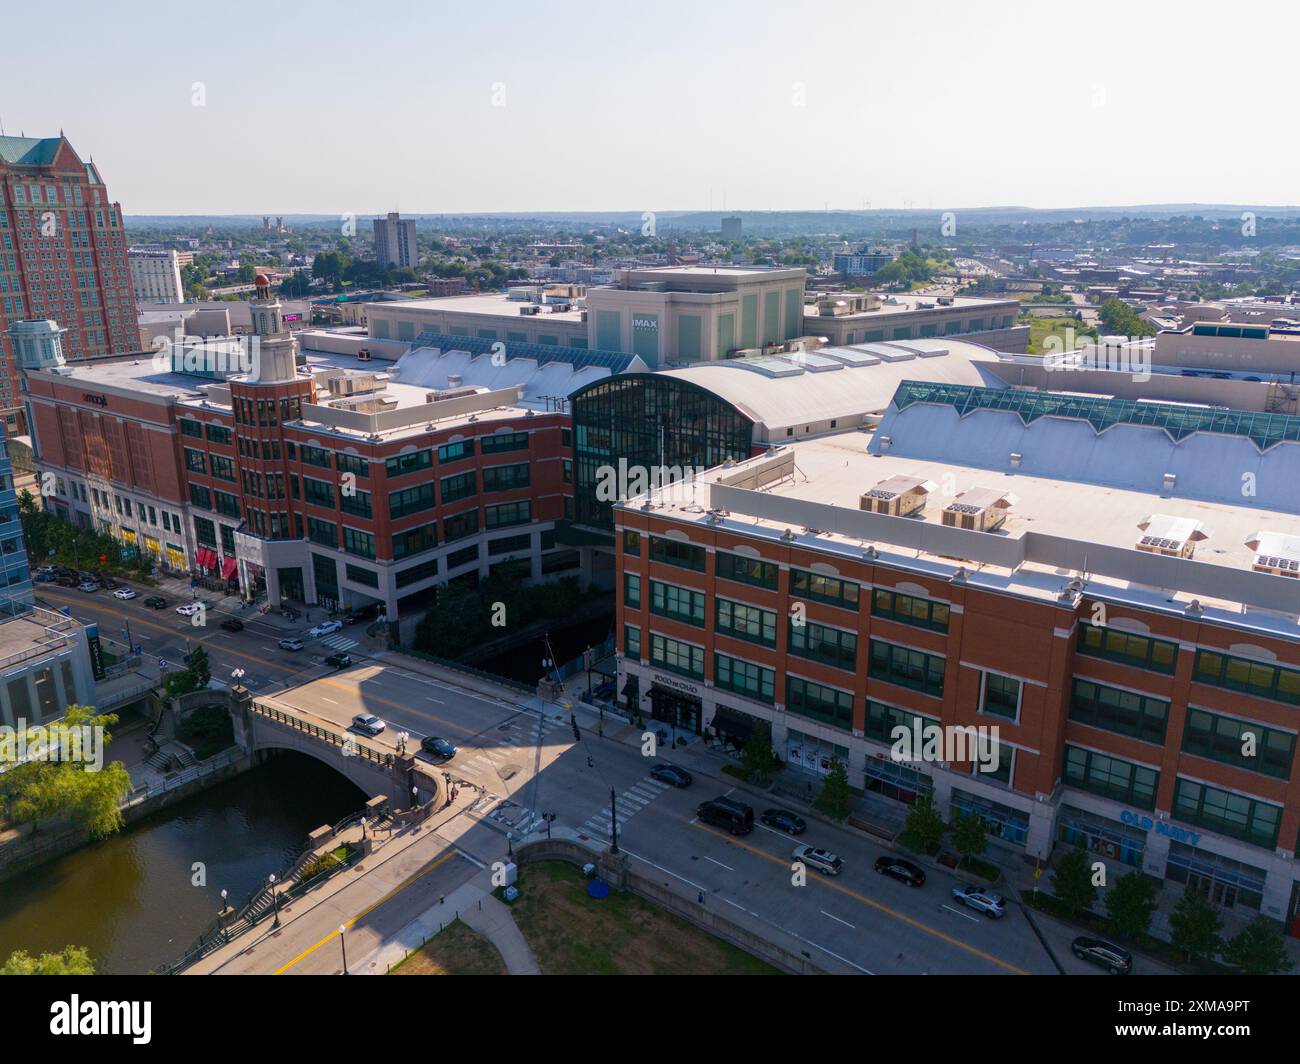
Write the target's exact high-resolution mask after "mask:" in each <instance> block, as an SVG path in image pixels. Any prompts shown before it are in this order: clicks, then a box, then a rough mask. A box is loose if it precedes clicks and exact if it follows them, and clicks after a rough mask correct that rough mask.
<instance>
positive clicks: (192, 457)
mask: <svg viewBox="0 0 1300 1064" xmlns="http://www.w3.org/2000/svg"><path fill="white" fill-rule="evenodd" d="M185 468H186V469H188V470H189V471H190V472H191V473H202V474H204V475H206V474H207V472H208V461H207V459H206V458H205V457H204V455H203V452H202V451H196V450H194V448H193V447H186V448H185Z"/></svg>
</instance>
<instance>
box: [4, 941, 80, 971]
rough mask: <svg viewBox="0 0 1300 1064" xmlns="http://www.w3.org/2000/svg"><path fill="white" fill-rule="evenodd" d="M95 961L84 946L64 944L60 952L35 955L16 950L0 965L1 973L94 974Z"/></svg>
mask: <svg viewBox="0 0 1300 1064" xmlns="http://www.w3.org/2000/svg"><path fill="white" fill-rule="evenodd" d="M94 974H95V962H94V961H92V960H91V959H90V953H89V952H88V951H87V950H86V948H85V947H84V946H64V947H63V949H62V950H60V951H59V952H58V953H42V954H41V955H40V956H39V957H33V956H32V955H31V954H30V953H28V952H27V951H26V950H21V949H20V950H15V951H14V952H13V953H11V954H9V959H8V960H6V961H5V962H4V964H2V965H0V975H94Z"/></svg>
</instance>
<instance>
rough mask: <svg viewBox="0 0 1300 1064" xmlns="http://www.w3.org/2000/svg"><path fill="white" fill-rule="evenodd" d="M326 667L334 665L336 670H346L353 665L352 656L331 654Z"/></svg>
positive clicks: (326, 661)
mask: <svg viewBox="0 0 1300 1064" xmlns="http://www.w3.org/2000/svg"><path fill="white" fill-rule="evenodd" d="M325 664H326V665H332V666H334V668H336V669H346V668H347V667H348V666H349V665H351V664H352V655H351V654H331V655H330V656H329V657H328V658H326V659H325Z"/></svg>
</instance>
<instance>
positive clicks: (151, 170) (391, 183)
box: [0, 0, 1300, 215]
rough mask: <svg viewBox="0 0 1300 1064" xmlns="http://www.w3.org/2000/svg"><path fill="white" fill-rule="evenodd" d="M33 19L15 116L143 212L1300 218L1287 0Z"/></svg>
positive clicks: (138, 12)
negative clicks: (1246, 213)
mask: <svg viewBox="0 0 1300 1064" xmlns="http://www.w3.org/2000/svg"><path fill="white" fill-rule="evenodd" d="M6 22H7V23H8V25H7V27H6V28H7V29H9V28H12V26H13V23H12V22H9V21H8V20H6ZM23 25H24V26H25V27H26V28H24V29H23V30H22V32H23V33H26V34H29V35H31V37H32V40H31V41H28V42H19V43H22V44H23V46H22V47H17V48H8V49H6V57H5V63H4V64H3V65H0V125H2V126H3V128H4V131H5V132H6V133H8V134H10V135H15V134H19V133H25V134H26V135H27V136H51V135H56V134H57V133H58V132H59V130H60V129H62V130H63V131H64V132H65V134H66V135H67V137H68V138H69V140H70V141H71V142H72V145H73V146H74V147H75V148H76V149H77V151H78V152H79V153H80V154H81V155H82V156H83V158H85V157H92V156H93V158H94V160H95V162H96V164H97V165H98V166H99V168H100V170H101V172H102V174H103V175H104V178H105V181H106V182H107V184H108V187H109V192H110V194H111V195H112V196H113V197H114V198H115V199H116V200H118V201H120V202H121V204H122V209H123V211H124V212H125V213H126V214H128V215H144V214H259V215H260V214H265V213H270V214H276V213H280V214H304V213H319V214H339V215H344V214H356V215H366V214H374V213H377V212H383V211H388V210H402V211H405V212H407V213H410V214H423V213H456V212H477V211H530V210H549V211H567V210H581V211H600V210H624V211H637V212H641V211H665V210H721V209H724V208H725V209H728V210H810V209H823V208H826V207H831V208H840V209H860V208H863V207H870V208H906V207H916V208H926V209H929V208H933V209H938V210H949V209H959V208H961V207H976V206H1026V207H1081V206H1120V205H1130V204H1142V203H1191V202H1196V203H1229V204H1241V203H1245V204H1272V205H1289V204H1295V203H1297V202H1298V201H1300V136H1297V135H1296V133H1295V131H1294V128H1293V127H1294V122H1293V115H1294V107H1293V103H1294V94H1295V87H1294V86H1295V83H1294V69H1293V66H1294V60H1293V59H1290V58H1288V56H1287V54H1286V52H1287V49H1289V48H1290V47H1291V45H1290V43H1288V42H1293V41H1294V40H1295V39H1296V31H1297V29H1300V5H1296V4H1294V3H1289V2H1286V3H1284V2H1281V0H1279V2H1275V3H1264V2H1258V0H1237V2H1235V3H1233V4H1232V5H1230V6H1224V5H1222V4H1217V3H1215V4H1212V3H1202V2H1199V0H1193V2H1189V3H1166V2H1164V0H1126V2H1123V3H1116V2H1112V0H1096V2H1089V3H1082V2H1073V3H1065V2H1064V0H1040V2H1038V3H1019V2H1007V3H983V2H979V0H969V2H952V0H931V2H929V3H926V4H923V5H922V4H915V3H905V2H899V0H892V2H889V3H880V2H877V0H849V2H840V0H740V2H736V0H690V2H681V0H643V2H641V3H633V2H631V0H603V2H599V3H592V2H588V0H568V2H565V3H552V4H539V3H537V2H536V0H530V2H526V3H525V2H515V0H494V2H491V3H484V2H481V0H480V2H466V0H457V2H455V3H450V2H445V0H425V2H398V0H368V2H367V3H364V4H357V3H355V2H348V3H336V2H335V0H316V2H313V3H298V2H293V0H288V2H285V0H281V2H276V3H265V4H263V5H261V9H260V10H259V8H258V7H257V6H254V5H244V4H238V5H235V4H230V5H226V4H220V5H214V6H210V7H209V8H208V9H207V10H206V11H204V10H200V9H198V8H195V7H193V6H192V5H190V6H187V5H181V4H176V3H174V2H171V3H167V4H162V3H155V2H153V0H130V2H128V3H126V4H104V3H102V2H101V0H95V2H93V3H91V2H86V0H64V2H62V3H61V4H60V5H59V18H58V19H57V21H56V23H49V24H48V26H49V27H50V30H49V32H50V33H51V36H50V37H49V39H48V41H47V42H46V43H44V44H42V43H41V42H40V41H39V37H40V35H41V34H43V33H45V32H47V23H44V22H41V21H40V20H36V21H32V22H28V23H24V24H23ZM52 69H53V73H52V72H51V71H52Z"/></svg>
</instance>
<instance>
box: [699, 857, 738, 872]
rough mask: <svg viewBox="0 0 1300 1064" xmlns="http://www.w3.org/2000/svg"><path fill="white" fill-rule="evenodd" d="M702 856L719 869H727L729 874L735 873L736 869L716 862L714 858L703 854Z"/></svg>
mask: <svg viewBox="0 0 1300 1064" xmlns="http://www.w3.org/2000/svg"><path fill="white" fill-rule="evenodd" d="M700 856H702V857H703V858H704V859H705V860H706V861H710V862H712V863H713V864H715V865H717V866H718V867H719V868H725V869H726V870H727V871H728V872H734V871H735V869H734V868H732V867H731V865H725V864H723V863H722V862H721V861H714V860H713V858H712V857H710V856H709V855H708V854H701V855H700Z"/></svg>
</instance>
